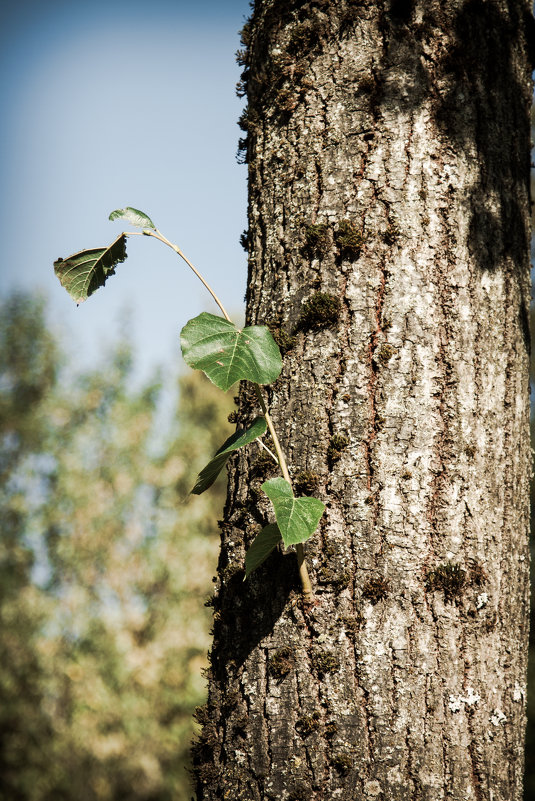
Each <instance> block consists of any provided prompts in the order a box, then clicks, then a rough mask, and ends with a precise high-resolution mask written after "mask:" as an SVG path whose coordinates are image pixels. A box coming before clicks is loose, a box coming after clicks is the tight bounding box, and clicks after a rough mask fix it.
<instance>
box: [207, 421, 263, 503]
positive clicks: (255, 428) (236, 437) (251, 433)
mask: <svg viewBox="0 0 535 801" xmlns="http://www.w3.org/2000/svg"><path fill="white" fill-rule="evenodd" d="M266 428H267V425H266V421H265V419H264V418H263V417H257V418H256V419H255V420H254V421H253V423H252V424H251V425H250V426H249V428H246V429H240V430H239V431H236V432H235V433H234V434H232V436H231V437H229V438H228V439H227V440H226V442H224V443H223V445H222V446H221V447H220V448H219V450H218V451H217V453H216V454H215V456H214V458H213V459H211V460H210V461H209V462H208V464H207V465H206V467H204V468H203V469H202V470H201V472H200V473H199V475H198V476H197V482H196V484H195V486H194V487H193V489H192V490H191V492H192V494H193V495H200V494H201V492H204V491H205V490H207V489H208V487H211V486H212V484H213V483H214V481H215V480H216V478H217V477H218V475H219V473H220V472H221V470H222V469H223V467H224V466H225V464H226V462H227V459H228V458H229V456H230V454H231V453H232V451H236V450H238V448H241V447H242V446H243V445H248V444H249V442H252V441H253V440H255V439H256V438H257V437H261V436H262V434H264V433H265V431H266Z"/></svg>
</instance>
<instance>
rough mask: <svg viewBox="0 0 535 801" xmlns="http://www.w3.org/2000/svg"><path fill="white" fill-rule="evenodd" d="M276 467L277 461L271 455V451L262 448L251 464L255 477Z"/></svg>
mask: <svg viewBox="0 0 535 801" xmlns="http://www.w3.org/2000/svg"><path fill="white" fill-rule="evenodd" d="M276 469H277V464H276V462H274V461H273V459H272V457H271V456H270V455H269V453H267V451H264V450H262V451H260V453H259V454H258V456H257V457H256V459H255V460H254V462H253V464H252V466H251V475H252V476H254V477H258V476H260V477H263V476H265V475H267V474H268V473H270V472H271V471H272V470H276Z"/></svg>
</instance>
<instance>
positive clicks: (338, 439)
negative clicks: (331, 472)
mask: <svg viewBox="0 0 535 801" xmlns="http://www.w3.org/2000/svg"><path fill="white" fill-rule="evenodd" d="M348 445H349V439H348V438H347V437H346V436H345V435H344V434H335V435H334V436H333V437H331V439H330V442H329V447H328V448H327V458H328V460H329V464H333V462H337V461H338V459H339V458H340V457H341V455H342V451H343V450H344V449H345V448H347V446H348Z"/></svg>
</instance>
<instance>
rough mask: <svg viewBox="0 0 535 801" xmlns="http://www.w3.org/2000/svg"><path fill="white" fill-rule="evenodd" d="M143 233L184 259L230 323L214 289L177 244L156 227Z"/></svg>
mask: <svg viewBox="0 0 535 801" xmlns="http://www.w3.org/2000/svg"><path fill="white" fill-rule="evenodd" d="M143 233H144V234H145V236H153V237H154V239H159V240H160V242H163V243H164V245H167V246H168V247H170V248H171V250H174V251H175V253H177V254H178V255H179V256H180V258H181V259H184V261H185V262H186V264H187V265H188V267H189V268H190V270H193V272H194V273H195V275H196V276H197V278H198V279H199V281H201V282H202V283H203V284H204V286H205V287H206V289H207V290H208V292H209V293H210V294H211V296H212V297H213V299H214V300H215V302H216V303H217V305H218V306H219V308H220V309H221V311H222V313H223V317H224V318H225V320H228V321H229V323H231V322H232V320H231V319H230V317H229V316H228V314H227V312H226V311H225V307H224V306H223V304H222V303H221V301H220V300H219V298H218V297H217V295H216V293H215V292H214V290H213V289H212V287H211V286H210V284H209V283H208V282H207V281H205V279H204V278H203V277H202V275H201V274H200V272H199V271H198V270H197V269H196V267H194V266H193V264H192V263H191V262H190V260H189V259H188V258H187V257H186V256H185V255H184V254H183V253H182V251H181V250H180V248H179V247H178V245H175V244H174V243H173V242H170V241H169V239H167V237H166V236H164V235H163V234H162V232H161V231H158V229H157V228H156V230H155V231H151V230H149V229H148V228H146V229H144V230H143Z"/></svg>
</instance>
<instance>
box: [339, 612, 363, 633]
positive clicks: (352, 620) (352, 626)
mask: <svg viewBox="0 0 535 801" xmlns="http://www.w3.org/2000/svg"><path fill="white" fill-rule="evenodd" d="M339 619H340V623H342V625H343V626H344V628H345V630H346V633H347V634H355V632H356V631H358V630H359V629H360V627H361V626H362V615H361V614H360V612H359V613H357V614H356V615H341V616H340V618H339Z"/></svg>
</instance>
